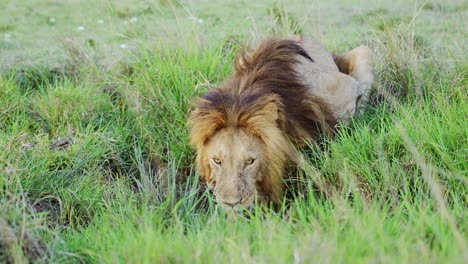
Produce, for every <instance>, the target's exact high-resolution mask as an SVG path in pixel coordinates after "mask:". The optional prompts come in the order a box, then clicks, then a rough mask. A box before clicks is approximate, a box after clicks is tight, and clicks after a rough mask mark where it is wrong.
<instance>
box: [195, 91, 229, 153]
mask: <svg viewBox="0 0 468 264" xmlns="http://www.w3.org/2000/svg"><path fill="white" fill-rule="evenodd" d="M210 104H211V102H210V101H208V100H205V99H200V100H198V102H197V105H196V108H195V109H194V110H193V111H192V113H191V114H190V119H189V121H188V125H189V126H190V127H191V130H190V143H191V144H192V145H194V146H196V147H199V146H202V145H204V144H205V143H206V141H207V140H208V139H209V138H210V137H211V136H212V135H213V134H214V133H215V132H216V131H217V130H218V129H219V128H220V127H223V126H225V125H226V122H227V120H226V115H225V114H224V113H222V112H220V111H218V110H217V109H215V108H213V107H212V106H211V105H210Z"/></svg>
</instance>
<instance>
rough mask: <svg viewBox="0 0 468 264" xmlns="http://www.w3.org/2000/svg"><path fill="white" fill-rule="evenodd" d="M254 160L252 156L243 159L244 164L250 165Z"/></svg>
mask: <svg viewBox="0 0 468 264" xmlns="http://www.w3.org/2000/svg"><path fill="white" fill-rule="evenodd" d="M254 161H255V159H254V158H248V159H247V160H246V161H245V164H247V165H251V164H253V163H254Z"/></svg>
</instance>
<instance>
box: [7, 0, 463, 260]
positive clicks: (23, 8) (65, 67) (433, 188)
mask: <svg viewBox="0 0 468 264" xmlns="http://www.w3.org/2000/svg"><path fill="white" fill-rule="evenodd" d="M467 28H468V4H467V2H466V1H462V0H451V1H403V0H395V1H382V0H379V1H358V0H349V1H338V0H331V1H299V0H297V1H296V0H293V1H267V0H261V1H231V0H229V1H207V0H202V1H170V0H167V1H164V0H160V1H130V0H121V1H78V0H67V1H54V0H47V1H39V0H31V1H10V0H2V1H0V149H1V151H0V263H28V262H32V263H467V262H468V245H467V236H468V208H467V207H468V206H467V202H468V192H467V190H468V189H467V183H468V177H467V173H468V96H467V95H468V91H467V90H468V89H467V88H468V52H467V50H466V47H468V33H467V32H468V31H467ZM293 34H304V35H306V36H310V37H313V38H317V39H319V40H321V41H322V42H323V43H324V44H325V46H326V47H327V48H328V49H329V50H332V51H335V52H343V51H346V50H349V49H352V48H354V47H356V46H359V45H368V46H369V47H370V48H371V49H372V50H373V51H374V58H373V65H374V74H375V79H376V83H375V85H374V87H373V88H374V89H373V93H372V96H371V100H370V103H369V106H368V107H367V109H366V112H365V114H364V115H362V116H359V117H357V118H355V119H354V120H353V122H352V124H351V125H350V126H349V127H342V128H340V129H339V130H338V133H337V135H336V137H335V138H333V139H332V138H327V137H324V138H322V139H320V141H319V143H317V144H311V145H310V146H309V147H306V148H303V149H301V150H300V152H301V153H302V156H303V159H304V161H303V162H302V163H301V165H300V168H299V169H298V170H291V172H290V178H289V179H288V180H287V181H286V184H287V185H288V187H289V188H288V190H289V191H288V195H287V196H286V197H285V199H284V202H283V206H282V207H281V208H280V209H279V210H273V209H271V210H265V211H264V212H261V211H259V212H256V213H255V214H253V215H252V216H251V217H250V220H248V219H243V218H239V219H237V220H236V221H227V219H226V217H225V215H224V213H223V212H222V211H220V210H217V208H216V207H217V206H216V202H215V200H214V197H213V194H212V193H210V191H208V190H207V189H206V186H205V184H204V183H202V182H201V181H199V180H198V173H197V170H196V168H195V166H194V165H193V164H194V156H195V151H194V149H193V148H192V147H191V146H190V145H189V144H188V131H189V128H188V127H187V124H186V122H187V117H188V114H189V111H190V107H191V103H192V102H193V100H194V98H196V97H197V96H199V95H202V94H204V93H205V92H206V91H207V90H209V89H210V88H213V87H216V86H217V85H218V84H220V83H221V82H222V81H223V80H224V79H225V78H227V77H228V76H230V74H232V72H233V60H234V57H235V54H236V52H237V51H238V50H239V48H241V47H243V46H249V45H253V44H255V43H257V42H258V41H259V40H261V39H262V38H264V37H267V36H278V37H287V36H291V35H293Z"/></svg>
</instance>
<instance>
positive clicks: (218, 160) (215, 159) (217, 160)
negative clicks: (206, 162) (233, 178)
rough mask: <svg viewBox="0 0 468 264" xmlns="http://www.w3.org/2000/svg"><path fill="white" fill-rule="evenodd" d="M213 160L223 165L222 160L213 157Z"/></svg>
mask: <svg viewBox="0 0 468 264" xmlns="http://www.w3.org/2000/svg"><path fill="white" fill-rule="evenodd" d="M213 162H214V163H216V165H221V160H220V159H218V158H213Z"/></svg>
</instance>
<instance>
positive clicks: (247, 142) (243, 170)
mask: <svg viewBox="0 0 468 264" xmlns="http://www.w3.org/2000/svg"><path fill="white" fill-rule="evenodd" d="M263 148H264V144H263V142H262V141H261V140H260V139H258V138H257V137H255V136H252V135H250V134H248V133H246V132H244V131H243V130H242V129H239V128H226V129H223V130H221V131H219V132H217V133H216V134H215V135H214V136H213V137H212V138H211V139H210V140H209V142H208V143H207V144H206V146H205V153H204V159H205V160H204V162H205V163H206V164H204V165H205V166H209V170H208V171H209V173H210V175H209V176H208V177H207V183H208V186H209V187H210V188H211V189H212V190H213V191H214V194H215V196H216V200H217V202H218V204H219V205H220V206H222V207H223V208H225V209H226V210H227V211H228V212H231V211H240V210H244V209H250V208H251V207H252V205H253V204H254V201H255V199H256V198H261V194H260V193H259V190H258V188H257V186H258V183H259V182H260V181H262V173H261V169H262V166H264V164H262V163H263V162H264V156H263V155H262V151H263Z"/></svg>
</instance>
